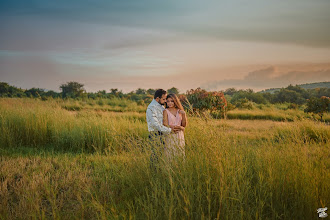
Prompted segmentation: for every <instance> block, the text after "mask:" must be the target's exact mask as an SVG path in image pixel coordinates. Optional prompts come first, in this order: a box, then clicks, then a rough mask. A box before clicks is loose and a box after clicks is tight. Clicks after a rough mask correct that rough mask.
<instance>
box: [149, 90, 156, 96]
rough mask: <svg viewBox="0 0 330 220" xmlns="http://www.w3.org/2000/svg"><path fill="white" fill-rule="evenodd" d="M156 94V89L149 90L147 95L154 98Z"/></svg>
mask: <svg viewBox="0 0 330 220" xmlns="http://www.w3.org/2000/svg"><path fill="white" fill-rule="evenodd" d="M155 92H156V89H148V90H147V94H148V95H152V96H153V95H154V94H155Z"/></svg>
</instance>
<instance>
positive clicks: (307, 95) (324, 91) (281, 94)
mask: <svg viewBox="0 0 330 220" xmlns="http://www.w3.org/2000/svg"><path fill="white" fill-rule="evenodd" d="M59 88H60V89H61V92H55V91H52V90H45V89H41V88H31V89H21V88H17V87H15V86H11V85H9V84H8V83H6V82H0V97H19V98H23V97H30V98H41V99H43V100H47V99H48V98H64V99H65V98H73V99H86V98H88V99H98V98H108V99H111V98H114V97H117V98H125V99H130V100H133V101H136V102H139V103H140V104H142V103H143V102H145V103H147V102H150V101H151V100H152V99H153V95H154V93H155V89H141V88H139V89H137V90H135V91H131V92H129V93H123V92H122V91H121V90H118V89H117V88H111V89H109V90H108V91H106V90H100V91H97V92H86V90H85V89H84V85H83V84H81V83H78V82H68V83H66V84H62V85H60V87H59ZM220 92H223V94H224V95H225V96H226V98H227V101H229V102H230V103H231V104H232V105H235V106H236V107H243V106H242V105H244V104H246V103H248V102H253V103H256V104H268V103H270V104H275V103H294V104H296V105H302V104H306V103H307V100H308V99H311V98H320V97H322V96H326V97H330V88H315V89H303V88H301V87H300V86H298V85H296V86H293V85H289V86H288V87H286V88H282V89H280V90H279V91H276V92H274V93H269V92H254V91H253V90H252V89H246V90H236V89H235V88H229V89H226V90H223V91H220ZM168 93H175V94H179V90H178V89H177V88H175V87H172V88H171V89H168ZM188 93H189V91H187V93H186V94H188Z"/></svg>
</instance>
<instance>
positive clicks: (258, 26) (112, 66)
mask: <svg viewBox="0 0 330 220" xmlns="http://www.w3.org/2000/svg"><path fill="white" fill-rule="evenodd" d="M329 27H330V1H329V0H315V1H310V0H289V1H284V0H268V1H264V0H236V1H230V0H208V1H201V0H198V1H197V0H189V1H188V0H166V1H160V0H139V1H136V0H120V1H119V0H116V1H114V0H93V1H92V0H79V1H78V0H71V1H68V0H67V1H64V0H57V1H51V0H30V1H25V0H11V1H3V0H0V81H2V82H8V83H9V84H11V85H14V86H17V87H21V88H32V87H38V88H45V89H47V90H50V89H51V90H54V91H60V90H59V86H60V85H61V84H63V83H66V82H69V81H77V82H80V83H82V84H84V88H85V89H86V90H87V91H89V92H96V91H98V90H106V91H109V90H110V89H111V88H118V89H119V90H122V91H123V92H130V91H133V90H136V89H137V88H145V89H148V88H163V89H169V88H171V87H176V88H178V89H179V91H180V92H185V91H186V90H189V89H195V88H197V87H202V88H205V89H207V90H224V89H226V88H230V87H235V88H237V89H247V88H251V89H254V90H255V91H260V90H262V89H267V88H275V87H285V86H287V85H289V84H303V83H312V82H321V81H330V28H329Z"/></svg>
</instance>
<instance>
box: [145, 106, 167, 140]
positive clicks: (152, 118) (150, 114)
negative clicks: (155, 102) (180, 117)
mask: <svg viewBox="0 0 330 220" xmlns="http://www.w3.org/2000/svg"><path fill="white" fill-rule="evenodd" d="M147 118H148V119H149V123H150V125H151V127H153V128H154V129H155V130H157V131H161V132H163V133H164V134H169V133H171V131H172V129H171V128H168V127H166V126H164V125H163V122H160V121H159V120H158V118H157V116H156V113H155V112H154V111H153V110H152V109H151V108H148V109H147Z"/></svg>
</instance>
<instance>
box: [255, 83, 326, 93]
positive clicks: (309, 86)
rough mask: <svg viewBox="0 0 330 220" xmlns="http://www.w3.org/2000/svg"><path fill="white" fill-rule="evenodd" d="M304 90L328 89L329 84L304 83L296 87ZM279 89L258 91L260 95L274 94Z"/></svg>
mask: <svg viewBox="0 0 330 220" xmlns="http://www.w3.org/2000/svg"><path fill="white" fill-rule="evenodd" d="M297 86H300V87H301V88H304V89H316V88H330V82H318V83H306V84H300V85H297ZM280 89H281V88H271V89H265V90H262V91H260V92H261V93H265V92H269V93H274V92H276V91H279V90H280Z"/></svg>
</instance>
